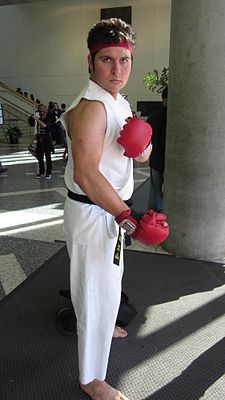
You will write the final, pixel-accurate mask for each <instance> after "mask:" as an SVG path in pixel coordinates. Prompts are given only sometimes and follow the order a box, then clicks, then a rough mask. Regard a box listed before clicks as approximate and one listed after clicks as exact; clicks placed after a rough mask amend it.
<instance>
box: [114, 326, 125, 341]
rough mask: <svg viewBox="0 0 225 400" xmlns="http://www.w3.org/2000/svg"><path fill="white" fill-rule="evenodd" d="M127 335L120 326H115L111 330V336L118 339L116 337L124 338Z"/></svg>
mask: <svg viewBox="0 0 225 400" xmlns="http://www.w3.org/2000/svg"><path fill="white" fill-rule="evenodd" d="M127 335H128V333H127V331H125V330H124V329H122V328H120V327H119V326H117V325H116V326H115V328H114V331H113V338H114V339H118V338H125V337H126V336H127Z"/></svg>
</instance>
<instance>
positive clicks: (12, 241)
mask: <svg viewBox="0 0 225 400" xmlns="http://www.w3.org/2000/svg"><path fill="white" fill-rule="evenodd" d="M62 154H63V149H62V148H56V151H55V154H53V155H52V159H53V172H52V179H51V180H50V181H45V180H43V179H41V180H37V179H35V176H36V173H37V161H36V159H35V158H34V157H32V156H31V155H30V154H29V153H28V151H27V149H26V148H23V147H18V146H15V145H14V146H13V145H3V144H2V145H1V147H0V161H1V163H2V165H3V166H6V167H7V168H8V170H7V171H6V172H5V173H2V174H0V213H1V219H0V299H1V298H3V297H4V296H5V295H7V294H8V293H9V292H10V291H11V290H12V289H14V288H15V287H16V286H17V285H18V284H20V283H21V282H22V281H23V280H24V279H25V278H26V277H27V276H28V275H30V274H31V273H32V272H33V271H34V270H35V269H37V268H38V267H39V266H40V265H42V264H43V263H44V261H45V260H47V259H49V258H50V257H51V256H52V255H53V254H55V253H56V252H57V251H58V250H59V249H60V248H61V247H62V246H63V245H64V241H65V238H64V233H63V230H62V220H63V208H64V201H65V197H66V188H65V184H64V171H65V161H64V160H63V158H62ZM148 176H149V168H148V165H147V164H144V166H143V165H141V164H139V165H137V164H135V168H134V179H135V188H137V187H138V186H139V185H140V184H142V183H143V182H144V181H145V180H146V179H147V178H148ZM129 249H134V250H142V251H150V252H160V253H166V252H165V251H164V250H163V249H162V248H161V246H144V245H141V244H139V243H137V242H133V243H132V246H131V247H130V248H129Z"/></svg>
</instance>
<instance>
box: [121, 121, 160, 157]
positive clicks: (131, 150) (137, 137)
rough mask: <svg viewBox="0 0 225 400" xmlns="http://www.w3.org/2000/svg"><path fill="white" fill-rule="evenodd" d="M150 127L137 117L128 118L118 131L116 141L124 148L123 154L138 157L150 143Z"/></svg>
mask: <svg viewBox="0 0 225 400" xmlns="http://www.w3.org/2000/svg"><path fill="white" fill-rule="evenodd" d="M151 138H152V128H151V126H150V125H149V124H147V122H145V121H143V120H142V119H139V118H137V117H133V118H128V120H127V123H126V124H125V125H124V127H123V129H122V131H121V132H120V137H119V138H118V139H117V143H119V144H121V145H122V146H123V148H124V150H125V152H124V153H123V154H124V156H126V157H129V158H136V157H139V156H140V155H141V154H142V153H144V152H145V150H146V149H147V148H148V146H149V145H150V142H151Z"/></svg>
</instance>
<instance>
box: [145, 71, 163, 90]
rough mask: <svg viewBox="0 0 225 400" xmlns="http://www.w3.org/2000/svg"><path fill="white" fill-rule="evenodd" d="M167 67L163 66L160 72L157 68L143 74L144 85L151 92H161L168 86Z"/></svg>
mask: <svg viewBox="0 0 225 400" xmlns="http://www.w3.org/2000/svg"><path fill="white" fill-rule="evenodd" d="M168 81H169V68H168V67H164V68H163V70H162V71H161V73H159V71H158V70H157V69H154V70H153V71H152V72H148V73H147V75H145V76H144V80H143V83H144V85H145V86H146V87H147V88H148V89H149V90H151V91H152V92H157V93H161V92H162V91H163V89H164V88H165V87H167V86H168Z"/></svg>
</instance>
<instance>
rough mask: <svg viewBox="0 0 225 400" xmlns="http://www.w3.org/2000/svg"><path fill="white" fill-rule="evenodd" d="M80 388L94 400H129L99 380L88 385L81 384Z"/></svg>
mask: <svg viewBox="0 0 225 400" xmlns="http://www.w3.org/2000/svg"><path fill="white" fill-rule="evenodd" d="M80 387H81V389H82V390H83V391H84V392H85V393H86V394H87V395H88V396H89V397H90V398H91V399H92V400H129V399H128V398H127V397H126V396H124V395H123V394H122V393H120V392H119V391H118V390H116V389H114V388H113V387H112V386H110V385H109V384H108V383H106V382H105V381H99V380H98V379H94V380H93V381H92V382H90V383H88V384H87V385H82V383H81V384H80Z"/></svg>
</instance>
